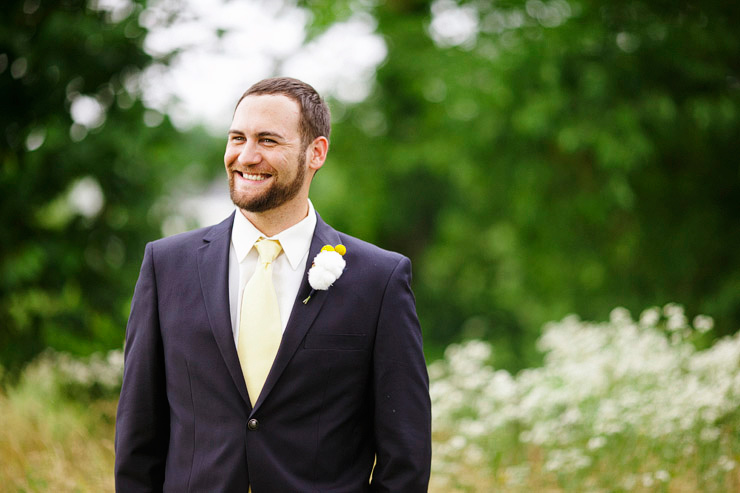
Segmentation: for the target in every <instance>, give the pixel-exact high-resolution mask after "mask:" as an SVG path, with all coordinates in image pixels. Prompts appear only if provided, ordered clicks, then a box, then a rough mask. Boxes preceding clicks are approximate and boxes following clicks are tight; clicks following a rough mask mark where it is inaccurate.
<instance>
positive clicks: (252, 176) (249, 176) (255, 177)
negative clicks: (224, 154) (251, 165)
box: [235, 171, 272, 181]
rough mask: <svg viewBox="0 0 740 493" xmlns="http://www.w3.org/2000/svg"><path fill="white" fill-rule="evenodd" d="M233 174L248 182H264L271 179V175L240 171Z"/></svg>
mask: <svg viewBox="0 0 740 493" xmlns="http://www.w3.org/2000/svg"><path fill="white" fill-rule="evenodd" d="M235 173H236V174H238V175H239V176H241V177H242V178H244V179H245V180H249V181H264V180H267V179H268V178H270V177H272V175H270V174H264V173H244V172H242V171H235Z"/></svg>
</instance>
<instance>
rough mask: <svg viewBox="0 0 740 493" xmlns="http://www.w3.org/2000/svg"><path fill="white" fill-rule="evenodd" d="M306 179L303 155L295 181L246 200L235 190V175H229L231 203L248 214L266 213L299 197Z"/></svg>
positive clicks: (272, 187)
mask: <svg viewBox="0 0 740 493" xmlns="http://www.w3.org/2000/svg"><path fill="white" fill-rule="evenodd" d="M305 177H306V155H305V153H301V157H300V158H299V159H298V172H297V173H296V176H295V178H294V179H293V181H291V182H289V183H284V184H278V183H276V184H273V185H272V186H271V187H270V188H268V189H267V190H265V192H264V193H263V194H262V195H259V196H257V197H253V198H251V199H246V198H243V197H238V196H237V194H236V192H235V190H234V173H233V172H232V173H229V193H230V195H231V201H232V202H234V205H236V206H237V207H238V208H240V209H242V210H245V211H247V212H265V211H269V210H271V209H275V208H277V207H280V206H281V205H283V204H284V203H286V202H288V201H289V200H291V199H292V198H293V197H295V196H296V195H298V192H300V191H301V188H303V182H304V180H305Z"/></svg>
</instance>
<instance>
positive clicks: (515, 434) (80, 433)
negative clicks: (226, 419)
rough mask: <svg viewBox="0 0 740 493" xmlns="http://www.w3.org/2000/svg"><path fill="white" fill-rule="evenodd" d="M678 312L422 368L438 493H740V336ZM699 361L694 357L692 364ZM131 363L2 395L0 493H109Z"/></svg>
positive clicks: (111, 359) (60, 362) (483, 347)
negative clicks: (535, 363)
mask: <svg viewBox="0 0 740 493" xmlns="http://www.w3.org/2000/svg"><path fill="white" fill-rule="evenodd" d="M709 330H711V319H709V318H708V317H704V318H701V317H697V318H695V319H694V321H693V323H691V324H689V322H688V320H687V319H686V317H685V315H684V314H683V311H682V310H681V309H680V307H676V306H675V305H669V306H666V307H665V308H663V309H657V308H656V309H649V310H646V311H645V312H643V314H642V315H641V316H640V317H639V319H638V320H632V318H631V317H630V315H629V313H626V312H625V311H623V310H615V311H614V312H613V313H612V318H611V320H609V321H608V322H604V323H598V324H597V323H591V322H583V321H580V320H579V319H577V318H576V317H569V318H567V319H564V320H563V321H561V322H558V323H553V324H549V325H548V326H547V327H545V329H544V330H543V334H542V337H541V339H540V341H539V348H540V350H541V351H542V352H543V354H544V364H543V366H542V367H539V368H531V369H527V370H525V371H522V372H520V373H518V374H515V375H512V374H509V373H508V372H506V371H505V370H500V369H495V367H494V365H493V364H492V363H493V362H495V348H492V347H491V346H490V345H489V344H488V343H486V342H483V341H468V342H466V343H464V344H459V345H452V346H450V347H449V348H448V349H447V351H446V352H445V356H444V358H442V359H440V360H438V361H435V362H434V363H432V364H431V365H430V367H429V373H430V379H431V389H430V392H431V397H432V406H433V419H434V421H433V430H434V434H433V462H432V478H431V484H430V491H432V492H435V493H443V492H445V493H446V492H497V491H501V492H514V493H518V492H521V493H524V492H533V491H534V492H667V493H690V492H691V493H693V492H703V493H733V492H740V466H739V463H740V334H739V335H735V336H734V337H728V338H724V339H720V340H716V341H711V339H709V338H705V339H704V341H705V342H702V337H703V336H705V335H706V332H708V331H709ZM699 348H701V349H699ZM121 372H122V356H121V354H120V351H114V352H111V353H110V354H108V355H106V356H105V357H103V356H94V357H92V358H88V359H86V360H76V359H74V358H70V357H69V356H66V355H63V354H55V353H46V354H44V355H43V356H42V357H40V358H39V359H38V360H37V361H35V362H34V363H33V364H32V365H30V366H29V367H28V368H27V369H26V370H25V371H24V373H23V375H22V378H21V379H20V380H19V381H18V382H17V383H15V384H14V385H9V386H8V385H6V388H5V390H3V391H0V492H13V493H17V492H55V493H56V492H91V493H92V492H95V493H99V492H108V491H113V480H112V476H113V436H114V422H115V408H116V397H117V392H118V388H119V386H120V376H121Z"/></svg>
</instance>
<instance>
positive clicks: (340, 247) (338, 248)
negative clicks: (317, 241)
mask: <svg viewBox="0 0 740 493" xmlns="http://www.w3.org/2000/svg"><path fill="white" fill-rule="evenodd" d="M334 251H335V252H337V253H338V254H339V255H344V254H345V253H347V247H345V246H344V245H341V244H340V245H337V246H335V247H334Z"/></svg>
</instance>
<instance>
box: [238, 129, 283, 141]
mask: <svg viewBox="0 0 740 493" xmlns="http://www.w3.org/2000/svg"><path fill="white" fill-rule="evenodd" d="M228 134H229V135H232V134H234V135H242V136H243V135H245V134H244V132H242V131H241V130H236V129H233V128H232V129H229V132H228ZM257 137H259V138H262V137H275V138H277V139H278V140H283V141H284V140H286V139H285V137H283V136H282V135H281V134H279V133H277V132H275V131H274V130H265V131H262V132H259V133H258V134H257Z"/></svg>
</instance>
